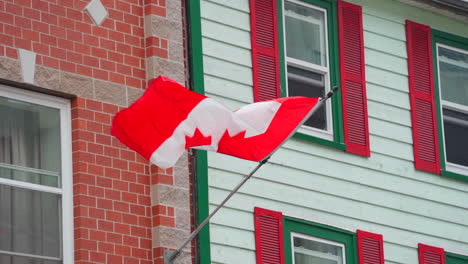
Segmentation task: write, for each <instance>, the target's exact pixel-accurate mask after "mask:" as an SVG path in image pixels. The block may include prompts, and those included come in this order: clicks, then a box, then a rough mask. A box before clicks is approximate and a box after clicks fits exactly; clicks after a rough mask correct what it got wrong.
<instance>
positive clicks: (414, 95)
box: [406, 20, 440, 174]
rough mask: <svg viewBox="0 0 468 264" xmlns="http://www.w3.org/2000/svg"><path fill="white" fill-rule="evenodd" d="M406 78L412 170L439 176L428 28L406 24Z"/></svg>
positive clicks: (409, 22) (413, 23) (416, 24)
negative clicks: (412, 151)
mask: <svg viewBox="0 0 468 264" xmlns="http://www.w3.org/2000/svg"><path fill="white" fill-rule="evenodd" d="M406 41H407V50H408V78H409V90H410V103H411V119H412V127H413V148H414V163H415V167H416V169H420V170H424V171H428V172H433V173H437V174H439V173H440V157H439V143H438V142H439V138H438V134H437V123H436V111H435V109H436V108H435V97H434V76H433V74H434V72H433V66H432V65H433V64H432V63H433V62H432V42H431V28H430V27H428V26H425V25H421V24H418V23H415V22H412V21H409V20H407V21H406Z"/></svg>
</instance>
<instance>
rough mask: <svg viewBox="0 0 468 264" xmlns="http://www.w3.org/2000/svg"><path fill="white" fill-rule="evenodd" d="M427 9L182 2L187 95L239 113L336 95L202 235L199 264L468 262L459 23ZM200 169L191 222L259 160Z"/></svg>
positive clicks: (459, 15) (201, 156)
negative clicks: (261, 104)
mask: <svg viewBox="0 0 468 264" xmlns="http://www.w3.org/2000/svg"><path fill="white" fill-rule="evenodd" d="M434 2H436V1H406V0H401V1H394V0H373V1H361V0H350V1H349V2H344V1H339V0H338V1H334V0H288V1H286V0H284V1H283V0H279V1H255V0H251V1H248V0H239V1H224V0H202V1H200V5H197V4H194V5H191V6H189V9H190V10H189V13H190V23H189V25H190V27H191V30H190V40H191V42H192V46H191V47H192V49H191V59H192V64H191V66H192V74H193V76H192V79H193V81H194V84H193V86H194V88H195V90H196V91H198V92H200V93H204V94H205V95H207V96H209V97H212V98H215V99H216V100H219V101H220V102H222V103H224V104H225V105H227V106H228V107H230V108H231V109H236V108H238V107H240V106H242V105H244V104H248V103H252V102H254V101H261V100H264V99H269V98H275V97H279V96H288V95H302V96H324V94H325V93H326V92H328V91H329V90H330V89H331V88H333V87H335V86H338V87H339V92H338V93H336V94H335V95H334V96H333V98H332V101H331V102H329V103H328V104H327V105H326V106H325V107H324V108H323V109H321V110H320V111H319V112H318V113H317V114H316V115H315V118H316V119H313V118H312V119H311V120H309V121H307V122H306V123H305V125H304V126H303V127H302V128H301V129H300V130H299V132H298V133H297V134H296V135H295V136H294V137H292V138H291V139H290V140H288V141H287V142H286V143H285V144H284V146H282V147H281V149H279V150H278V151H277V152H276V153H274V155H273V156H272V157H271V159H270V160H269V162H268V163H267V164H266V165H265V166H263V167H262V168H261V169H260V170H259V171H258V172H257V173H256V175H255V176H254V177H253V178H252V179H250V180H249V182H247V183H246V185H245V186H244V187H242V188H241V189H240V191H239V192H238V193H236V194H235V195H234V196H233V198H232V199H231V200H230V201H229V202H228V203H227V204H226V206H225V207H224V208H222V209H221V210H220V211H219V213H218V214H217V215H216V216H215V217H214V218H213V219H212V221H211V223H210V225H209V227H208V228H206V229H204V230H203V232H202V234H201V235H200V257H201V263H296V264H298V263H384V262H385V263H468V257H467V256H468V240H467V238H468V236H467V235H466V234H468V210H467V209H468V208H467V204H468V193H467V192H468V182H467V179H468V160H467V158H466V157H467V155H466V151H465V146H466V144H467V141H466V138H468V137H467V136H468V130H467V126H466V124H467V123H466V120H468V119H467V113H468V112H467V109H468V108H467V106H468V104H467V102H468V101H467V98H468V97H467V94H468V87H467V86H466V83H467V82H466V81H467V76H468V74H467V73H468V20H467V17H466V5H465V9H464V10H463V8H462V6H463V5H464V3H462V1H452V2H457V4H458V8H455V9H454V8H453V6H452V7H450V8H448V7H447V5H446V4H447V3H448V2H449V1H437V2H439V3H434ZM440 2H442V4H441V3H440ZM452 4H453V3H452ZM196 161H197V184H198V189H197V190H198V200H197V201H198V207H199V210H198V217H199V219H200V220H201V219H203V218H204V217H206V216H207V215H208V213H209V212H210V211H212V210H213V209H214V208H215V206H217V205H218V204H219V203H220V202H221V201H222V200H223V199H224V197H226V196H227V195H228V193H229V192H230V190H231V189H233V188H234V186H235V185H236V184H237V183H238V182H240V180H241V179H242V177H244V175H246V174H248V173H249V172H250V171H251V170H252V169H253V168H254V167H255V166H256V165H257V164H256V163H253V162H249V161H244V160H239V159H236V158H233V157H229V156H224V155H220V154H217V153H212V152H208V153H205V152H197V157H196Z"/></svg>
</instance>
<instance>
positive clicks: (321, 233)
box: [283, 216, 357, 264]
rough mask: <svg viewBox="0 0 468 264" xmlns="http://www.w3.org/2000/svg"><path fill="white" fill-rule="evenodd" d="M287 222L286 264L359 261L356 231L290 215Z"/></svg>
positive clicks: (285, 223) (285, 233)
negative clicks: (357, 259)
mask: <svg viewBox="0 0 468 264" xmlns="http://www.w3.org/2000/svg"><path fill="white" fill-rule="evenodd" d="M283 221H284V248H285V252H286V254H285V259H286V263H289V264H307V263H318V264H346V263H348V264H351V263H355V259H356V258H357V255H356V253H357V245H356V243H355V241H356V237H355V234H354V233H352V232H349V231H346V230H341V229H338V228H334V227H330V226H326V225H322V224H318V223H313V222H308V221H305V220H300V219H296V218H292V217H287V216H285V217H283Z"/></svg>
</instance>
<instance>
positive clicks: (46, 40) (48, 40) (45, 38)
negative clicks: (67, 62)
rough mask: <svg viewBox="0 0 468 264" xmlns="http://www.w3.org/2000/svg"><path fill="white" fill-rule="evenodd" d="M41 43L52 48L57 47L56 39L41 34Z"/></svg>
mask: <svg viewBox="0 0 468 264" xmlns="http://www.w3.org/2000/svg"><path fill="white" fill-rule="evenodd" d="M41 43H43V44H47V45H52V46H57V43H58V42H57V38H56V37H53V36H51V35H47V34H43V33H42V34H41Z"/></svg>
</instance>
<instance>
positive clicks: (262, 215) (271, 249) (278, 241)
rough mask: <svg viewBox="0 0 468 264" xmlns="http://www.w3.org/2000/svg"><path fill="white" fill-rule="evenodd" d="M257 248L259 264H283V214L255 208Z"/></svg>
mask: <svg viewBox="0 0 468 264" xmlns="http://www.w3.org/2000/svg"><path fill="white" fill-rule="evenodd" d="M254 214H255V246H256V250H257V264H282V263H284V253H283V242H284V241H283V214H282V213H281V212H276V211H271V210H267V209H263V208H258V207H255V211H254Z"/></svg>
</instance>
